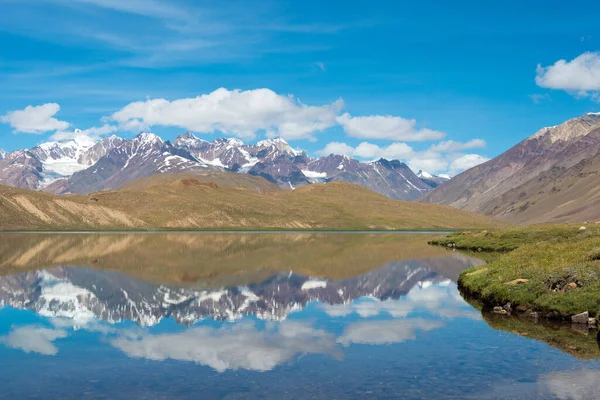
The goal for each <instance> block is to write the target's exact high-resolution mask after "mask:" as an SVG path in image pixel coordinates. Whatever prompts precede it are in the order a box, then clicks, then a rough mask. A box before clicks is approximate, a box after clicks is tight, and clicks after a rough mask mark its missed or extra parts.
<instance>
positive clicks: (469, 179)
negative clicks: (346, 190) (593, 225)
mask: <svg viewBox="0 0 600 400" xmlns="http://www.w3.org/2000/svg"><path fill="white" fill-rule="evenodd" d="M599 174H600V113H588V114H586V115H583V116H581V117H577V118H573V119H570V120H568V121H566V122H564V123H562V124H560V125H556V126H551V127H547V128H543V129H541V130H540V131H538V132H537V133H535V134H534V135H533V136H531V137H529V138H527V139H525V140H524V141H522V142H521V143H519V144H517V145H516V146H514V147H512V148H511V149H509V150H508V151H506V152H505V153H503V154H501V155H499V156H497V157H496V158H493V159H492V160H490V161H487V162H485V163H483V164H480V165H478V166H476V167H473V168H471V169H469V170H467V171H465V172H463V173H461V174H459V175H457V176H455V177H454V178H452V180H450V181H448V182H445V183H443V184H442V185H440V186H438V187H437V188H435V189H434V190H432V191H430V192H428V193H426V194H425V195H424V196H423V197H422V198H421V199H420V200H421V201H424V202H432V203H439V204H446V205H450V206H453V207H456V208H461V209H465V210H469V211H474V212H477V213H482V214H485V215H488V216H493V217H499V218H502V219H505V220H507V221H510V222H516V223H520V224H534V223H544V222H572V221H587V220H594V219H599V218H600V185H599V183H598V182H599V181H598V178H599V176H600V175H599Z"/></svg>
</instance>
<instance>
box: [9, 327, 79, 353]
mask: <svg viewBox="0 0 600 400" xmlns="http://www.w3.org/2000/svg"><path fill="white" fill-rule="evenodd" d="M65 337H67V332H65V331H64V330H62V329H48V328H42V327H37V326H23V327H18V328H14V329H12V330H11V331H10V332H9V333H8V335H6V336H3V337H0V343H3V344H4V345H5V346H7V347H11V348H13V349H20V350H23V351H24V352H25V353H39V354H44V355H48V356H53V355H56V354H57V353H58V349H57V348H56V346H55V345H54V343H53V342H54V341H55V340H56V339H61V338H65Z"/></svg>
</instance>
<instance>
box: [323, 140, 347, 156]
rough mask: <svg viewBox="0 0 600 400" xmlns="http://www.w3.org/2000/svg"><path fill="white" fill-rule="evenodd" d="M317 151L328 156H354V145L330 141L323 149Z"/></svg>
mask: <svg viewBox="0 0 600 400" xmlns="http://www.w3.org/2000/svg"><path fill="white" fill-rule="evenodd" d="M316 153H317V154H318V155H321V156H328V155H330V154H339V155H342V156H353V155H354V147H352V146H350V145H348V144H346V143H342V142H330V143H328V144H327V145H326V146H325V147H324V148H323V149H322V150H317V152H316Z"/></svg>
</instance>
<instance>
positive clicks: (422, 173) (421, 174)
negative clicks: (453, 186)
mask: <svg viewBox="0 0 600 400" xmlns="http://www.w3.org/2000/svg"><path fill="white" fill-rule="evenodd" d="M417 176H418V177H419V178H433V175H431V174H430V173H428V172H426V171H423V170H422V169H420V170H419V172H417Z"/></svg>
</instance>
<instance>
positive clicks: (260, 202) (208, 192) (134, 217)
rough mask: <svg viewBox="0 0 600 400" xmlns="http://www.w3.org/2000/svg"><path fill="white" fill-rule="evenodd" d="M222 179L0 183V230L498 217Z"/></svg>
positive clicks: (326, 188) (370, 195)
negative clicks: (83, 188) (48, 187)
mask: <svg viewBox="0 0 600 400" xmlns="http://www.w3.org/2000/svg"><path fill="white" fill-rule="evenodd" d="M213 178H214V181H213V180H212V179H213ZM217 178H219V179H223V181H219V179H217ZM225 180H226V177H225V176H222V177H218V176H213V177H212V178H211V180H210V181H207V182H204V183H203V182H200V181H199V180H198V179H197V178H194V177H190V176H189V175H188V174H183V175H179V174H174V175H165V176H161V177H159V178H155V179H151V180H143V181H142V182H138V183H132V184H131V185H127V186H126V187H125V188H123V189H120V190H115V191H106V192H95V193H91V194H90V195H88V196H80V195H71V196H65V197H59V196H53V195H49V194H46V193H40V192H33V191H26V190H21V189H12V188H6V187H3V188H2V189H0V229H2V230H19V229H24V230H36V229H42V230H72V229H86V230H97V229H105V230H106V229H451V228H468V227H488V226H493V225H497V224H498V222H497V221H495V220H493V219H490V218H488V217H484V216H482V215H478V214H473V213H470V212H467V211H461V210H457V209H454V208H451V207H446V206H440V205H435V204H420V203H409V202H402V201H396V200H391V199H389V198H387V197H384V196H382V195H379V194H377V193H374V192H371V191H369V190H367V189H364V188H361V187H359V186H355V185H352V184H347V183H330V184H323V185H310V186H307V187H304V188H301V189H298V190H295V191H282V190H276V191H272V192H267V193H259V192H257V191H256V189H254V190H248V189H249V188H248V187H246V188H243V189H239V188H235V187H234V186H235V184H232V183H223V182H224V181H225ZM215 181H216V182H219V183H215ZM210 182H212V183H210ZM264 185H265V186H262V187H268V186H267V185H268V184H264ZM261 190H262V189H261Z"/></svg>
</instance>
